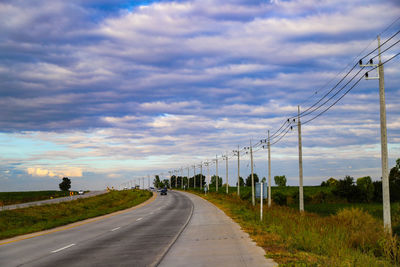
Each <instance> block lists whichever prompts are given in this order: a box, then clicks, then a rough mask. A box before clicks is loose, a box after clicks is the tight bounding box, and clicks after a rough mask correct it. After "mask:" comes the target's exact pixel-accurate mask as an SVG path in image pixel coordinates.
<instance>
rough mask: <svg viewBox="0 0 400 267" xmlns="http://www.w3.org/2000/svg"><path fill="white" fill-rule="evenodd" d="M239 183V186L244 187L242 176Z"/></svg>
mask: <svg viewBox="0 0 400 267" xmlns="http://www.w3.org/2000/svg"><path fill="white" fill-rule="evenodd" d="M239 183H240V186H244V180H243V178H242V176H239ZM250 183H251V182H250ZM236 186H237V182H236Z"/></svg>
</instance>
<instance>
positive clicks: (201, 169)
mask: <svg viewBox="0 0 400 267" xmlns="http://www.w3.org/2000/svg"><path fill="white" fill-rule="evenodd" d="M202 188H203V162H202V161H201V162H200V191H201V189H202Z"/></svg>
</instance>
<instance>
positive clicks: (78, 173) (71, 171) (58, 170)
mask: <svg viewBox="0 0 400 267" xmlns="http://www.w3.org/2000/svg"><path fill="white" fill-rule="evenodd" d="M27 173H28V174H30V175H32V176H39V177H42V176H48V177H56V176H57V177H82V168H78V167H68V166H62V167H54V168H52V169H45V168H42V167H29V168H27Z"/></svg>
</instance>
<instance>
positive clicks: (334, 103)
mask: <svg viewBox="0 0 400 267" xmlns="http://www.w3.org/2000/svg"><path fill="white" fill-rule="evenodd" d="M399 55H400V53H397V54H395V55H394V56H392V57H391V58H389V59H388V60H386V61H385V62H383V63H382V64H380V65H384V64H386V63H388V62H389V61H391V60H392V59H394V58H395V57H397V56H399ZM378 67H379V66H376V67H374V68H372V69H371V70H369V71H367V73H368V72H370V71H373V70H375V69H377V68H378ZM363 77H364V76H361V77H360V78H359V79H358V80H357V81H356V82H355V83H354V84H353V85H352V86H351V87H350V88H349V89H348V90H347V91H346V92H345V93H344V94H343V95H342V96H341V97H340V98H338V99H337V100H336V101H335V102H333V103H332V104H331V105H330V106H329V107H328V108H326V109H325V110H323V111H322V112H320V113H319V114H318V115H316V116H315V117H313V118H311V119H309V120H307V121H305V122H303V123H302V124H307V123H309V122H311V121H313V120H315V119H316V118H318V117H319V116H321V115H322V114H324V113H325V112H326V111H328V110H329V109H330V108H332V107H333V106H334V105H336V104H337V103H338V102H339V101H340V100H341V99H342V98H343V97H344V96H345V95H347V94H348V93H349V92H350V91H351V90H352V89H353V88H354V87H355V86H356V85H357V84H358V83H359V82H360V81H361V79H362V78H363Z"/></svg>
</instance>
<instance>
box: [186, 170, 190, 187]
mask: <svg viewBox="0 0 400 267" xmlns="http://www.w3.org/2000/svg"><path fill="white" fill-rule="evenodd" d="M187 169H188V175H187V179H186V180H187V186H188V188H189V187H190V184H189V169H190V167H187Z"/></svg>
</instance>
